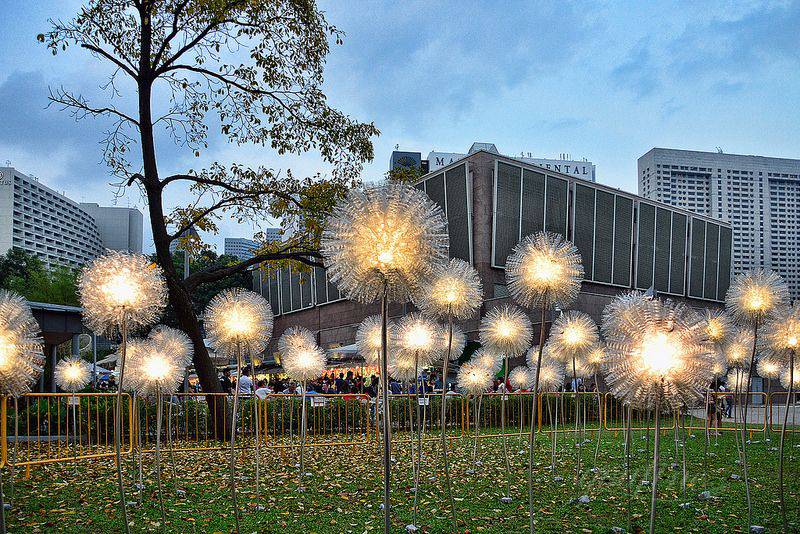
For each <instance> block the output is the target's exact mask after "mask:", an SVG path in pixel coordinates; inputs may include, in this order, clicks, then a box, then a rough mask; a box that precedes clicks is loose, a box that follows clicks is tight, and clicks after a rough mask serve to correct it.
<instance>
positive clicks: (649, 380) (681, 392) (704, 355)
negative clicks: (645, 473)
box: [606, 299, 711, 534]
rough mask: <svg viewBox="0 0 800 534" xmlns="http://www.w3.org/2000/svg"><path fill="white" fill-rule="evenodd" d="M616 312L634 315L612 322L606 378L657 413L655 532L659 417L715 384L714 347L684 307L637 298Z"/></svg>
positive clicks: (619, 392)
mask: <svg viewBox="0 0 800 534" xmlns="http://www.w3.org/2000/svg"><path fill="white" fill-rule="evenodd" d="M612 313H624V314H627V315H629V316H630V317H626V318H625V319H624V320H621V319H622V318H619V317H611V318H609V319H610V322H611V323H612V324H616V325H618V326H617V327H616V328H613V329H610V330H609V332H608V338H607V340H606V342H607V346H608V349H609V353H608V364H607V375H606V380H607V381H608V385H609V387H610V389H611V392H612V393H613V395H614V396H615V397H617V398H619V399H621V400H622V401H623V402H626V403H628V404H629V405H630V406H632V407H636V408H640V409H652V410H653V411H654V413H655V427H656V430H655V446H654V451H653V452H654V456H653V481H652V496H651V503H650V532H651V534H652V533H653V532H654V531H655V519H656V497H657V491H658V468H659V455H660V437H659V436H660V432H661V426H660V422H661V420H660V415H661V413H662V412H669V411H673V412H674V411H676V410H679V409H680V407H681V406H683V405H689V404H690V403H691V402H693V401H694V400H699V399H700V398H702V396H703V394H704V393H705V391H706V388H707V387H708V383H709V381H710V380H711V370H710V366H709V365H708V355H709V353H710V347H709V345H708V341H707V337H706V334H705V331H704V328H703V320H702V317H700V316H699V315H698V314H696V313H694V312H692V311H691V310H689V309H688V308H687V307H685V306H684V305H682V304H676V303H674V302H672V301H661V300H657V299H653V300H637V301H635V303H633V304H632V305H631V306H618V307H615V308H614V309H613V310H612ZM628 424H629V425H630V419H629V423H628Z"/></svg>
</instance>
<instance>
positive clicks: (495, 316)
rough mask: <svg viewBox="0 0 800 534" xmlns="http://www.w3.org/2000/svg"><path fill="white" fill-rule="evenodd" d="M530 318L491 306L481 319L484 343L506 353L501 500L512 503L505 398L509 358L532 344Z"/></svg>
mask: <svg viewBox="0 0 800 534" xmlns="http://www.w3.org/2000/svg"><path fill="white" fill-rule="evenodd" d="M531 337H532V327H531V321H530V319H528V316H527V315H525V313H523V311H522V310H521V309H519V308H517V307H515V306H509V305H503V306H499V307H497V308H492V309H491V310H490V311H489V313H487V314H486V316H485V317H484V318H483V320H482V321H481V326H480V340H481V344H482V345H484V346H485V347H487V348H488V349H489V350H490V351H493V352H497V353H499V354H502V356H503V372H504V374H503V385H502V389H501V397H500V425H501V428H502V434H503V456H504V457H505V461H506V494H505V495H504V496H503V497H501V498H500V502H503V503H506V504H508V503H510V502H511V462H510V460H509V458H508V444H507V439H506V400H507V399H508V390H507V386H506V384H508V359H509V358H511V357H514V356H516V355H518V354H522V353H524V352H525V349H527V348H528V347H529V346H530V344H531Z"/></svg>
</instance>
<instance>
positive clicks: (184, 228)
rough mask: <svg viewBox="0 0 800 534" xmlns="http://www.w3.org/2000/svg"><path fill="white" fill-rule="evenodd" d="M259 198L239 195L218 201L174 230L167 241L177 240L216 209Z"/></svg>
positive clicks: (257, 195) (258, 194) (254, 195)
mask: <svg viewBox="0 0 800 534" xmlns="http://www.w3.org/2000/svg"><path fill="white" fill-rule="evenodd" d="M259 196H261V194H260V193H254V194H252V195H240V196H235V197H228V198H223V199H221V200H219V201H218V202H216V203H214V204H212V205H211V206H209V207H208V208H206V209H204V210H203V211H201V212H200V213H199V214H198V215H196V216H195V217H193V218H192V219H191V220H189V221H187V222H185V223H184V224H183V225H181V226H180V228H178V229H177V230H175V231H174V232H173V233H172V234H170V235H169V241H170V242H172V241H174V240H176V239H177V238H179V237H180V236H181V234H182V233H183V232H185V231H187V230H188V229H189V228H191V227H192V226H194V225H195V224H197V223H198V222H200V220H202V219H203V218H204V217H206V216H208V215H210V214H211V213H213V212H215V211H216V210H218V209H221V208H224V207H227V206H229V205H235V204H237V203H238V202H241V201H242V200H248V199H249V200H257V199H258V197H259Z"/></svg>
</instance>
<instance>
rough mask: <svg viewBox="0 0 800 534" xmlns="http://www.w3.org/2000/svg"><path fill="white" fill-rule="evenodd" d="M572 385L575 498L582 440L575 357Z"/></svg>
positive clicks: (578, 487)
mask: <svg viewBox="0 0 800 534" xmlns="http://www.w3.org/2000/svg"><path fill="white" fill-rule="evenodd" d="M572 384H573V391H572V393H573V394H574V395H575V441H576V445H577V446H578V447H577V449H578V451H577V457H576V459H575V495H576V497H577V496H579V495H580V492H581V486H580V483H581V459H582V456H583V438H581V436H580V434H579V433H578V425H579V422H580V418H581V417H580V415H581V413H580V407H579V405H578V375H577V372H576V371H575V357H574V356H573V358H572Z"/></svg>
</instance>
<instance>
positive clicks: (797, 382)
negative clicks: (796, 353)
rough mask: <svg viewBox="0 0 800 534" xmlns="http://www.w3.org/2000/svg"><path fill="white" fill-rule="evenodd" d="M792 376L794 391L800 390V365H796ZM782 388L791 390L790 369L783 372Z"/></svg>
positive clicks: (787, 368)
mask: <svg viewBox="0 0 800 534" xmlns="http://www.w3.org/2000/svg"><path fill="white" fill-rule="evenodd" d="M791 374H792V391H797V390H800V365H797V364H795V366H794V370H793V372H792V373H791ZM781 386H783V387H785V388H786V389H789V367H788V366H787V367H786V368H785V369H784V370H783V371H782V372H781Z"/></svg>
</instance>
